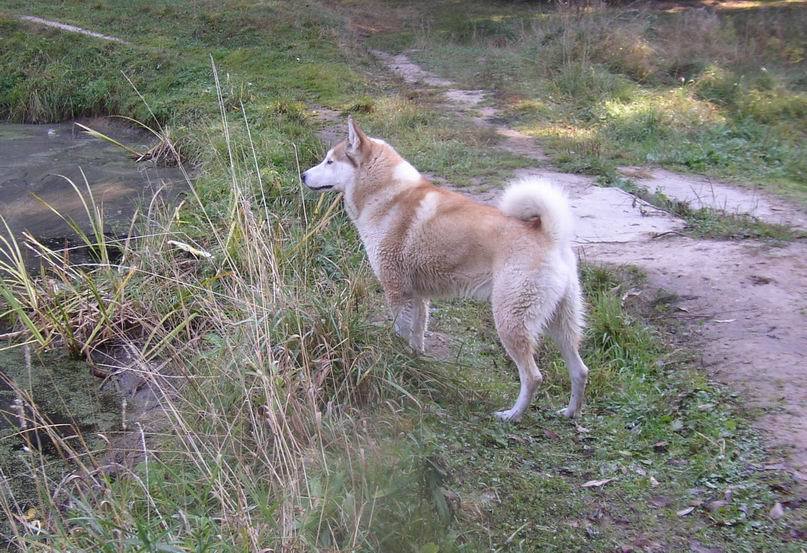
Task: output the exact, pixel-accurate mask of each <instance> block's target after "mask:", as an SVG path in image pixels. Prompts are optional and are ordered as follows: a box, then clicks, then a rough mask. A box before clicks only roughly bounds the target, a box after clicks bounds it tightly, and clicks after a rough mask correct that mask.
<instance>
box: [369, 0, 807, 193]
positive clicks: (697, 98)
mask: <svg viewBox="0 0 807 553" xmlns="http://www.w3.org/2000/svg"><path fill="white" fill-rule="evenodd" d="M564 6H565V7H564ZM397 7H398V11H397V12H395V13H397V14H398V19H399V25H398V27H397V28H396V29H392V30H389V29H387V30H384V31H382V32H378V33H377V34H375V35H374V36H372V37H371V38H370V42H371V44H373V45H374V46H376V47H380V48H387V49H389V50H395V51H399V50H404V49H411V55H412V56H413V57H414V58H415V60H416V61H418V62H420V63H422V64H423V65H425V66H426V67H427V68H428V69H432V70H434V71H436V72H437V73H438V74H440V75H444V76H446V77H448V78H451V79H454V80H456V81H458V82H460V83H462V84H463V85H464V86H467V87H470V88H478V87H480V86H483V87H485V88H491V89H494V90H496V91H497V93H498V102H499V104H500V106H501V107H502V108H504V109H505V111H506V113H507V115H508V117H509V118H510V119H511V122H512V123H513V124H514V125H515V126H516V127H517V128H519V129H520V130H522V131H524V132H527V133H528V134H532V135H533V136H536V137H538V138H540V139H541V140H542V141H543V143H544V144H545V145H546V146H547V148H548V150H549V153H550V154H552V155H553V158H554V160H555V162H556V163H557V164H558V165H559V166H560V167H561V168H563V169H565V170H571V171H579V172H588V173H593V174H606V173H608V172H610V171H613V169H614V168H615V167H616V166H617V165H622V164H625V165H627V164H645V163H650V164H659V165H663V166H667V167H671V168H675V169H679V170H681V169H683V170H688V171H694V172H699V173H709V174H713V175H717V176H722V177H727V178H731V179H732V180H737V181H740V182H745V183H754V184H763V185H765V186H767V187H770V188H771V189H773V190H775V191H778V192H781V193H784V194H786V195H789V196H791V197H793V198H795V199H797V200H799V201H801V202H804V201H805V199H806V198H807V186H806V185H805V182H807V168H805V165H804V160H805V159H807V155H805V152H804V143H805V140H804V139H805V136H804V129H805V128H807V125H805V122H807V120H806V119H805V117H807V96H805V94H806V92H807V91H806V90H805V83H807V79H805V75H807V73H805V67H806V65H805V51H807V50H806V48H807V45H806V44H805V42H804V37H803V33H801V29H802V28H803V27H804V21H805V17H807V15H805V14H807V11H805V10H804V9H803V7H802V6H800V5H797V4H794V5H781V4H779V5H765V3H761V2H760V3H756V5H755V6H754V7H753V8H752V9H747V10H731V9H725V10H720V9H718V10H713V9H709V10H707V9H695V8H691V9H681V10H663V9H656V7H655V6H653V4H652V3H639V4H636V3H634V4H631V5H629V6H627V7H620V6H616V7H605V5H604V3H603V4H602V5H600V4H598V3H592V4H591V6H590V7H589V8H587V9H584V8H576V7H575V5H574V4H570V5H568V6H566V5H565V4H564V5H562V6H561V7H559V8H558V7H546V6H542V5H537V6H535V7H525V6H523V5H518V4H513V3H489V2H466V3H464V4H463V10H462V12H461V13H460V12H458V11H457V10H456V9H455V8H454V5H453V4H452V3H451V2H437V3H434V2H430V3H429V10H428V11H424V9H423V8H424V4H423V3H420V2H418V1H408V2H401V3H398V4H397ZM424 13H428V15H427V16H426V15H423V14H424Z"/></svg>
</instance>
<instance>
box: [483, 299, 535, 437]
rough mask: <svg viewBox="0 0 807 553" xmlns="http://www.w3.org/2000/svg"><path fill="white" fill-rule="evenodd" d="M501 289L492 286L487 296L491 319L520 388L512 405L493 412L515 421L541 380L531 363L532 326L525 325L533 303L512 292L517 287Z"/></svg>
mask: <svg viewBox="0 0 807 553" xmlns="http://www.w3.org/2000/svg"><path fill="white" fill-rule="evenodd" d="M527 286H529V285H527ZM502 288H505V290H503V291H502V290H500V291H498V293H497V290H495V289H494V293H493V297H492V298H491V300H492V301H491V303H492V306H493V318H494V321H495V322H496V331H497V332H498V333H499V338H500V339H501V341H502V345H503V346H504V349H505V350H507V354H508V355H509V356H510V357H511V358H512V359H513V361H514V362H515V364H516V366H517V367H518V376H519V379H520V380H521V388H520V389H519V392H518V399H516V402H515V404H513V407H511V408H510V409H507V410H506V411H498V412H496V413H495V415H496V416H497V417H498V418H500V419H502V420H506V421H518V420H520V419H521V416H522V415H523V414H524V411H526V410H527V407H529V405H530V402H531V401H532V398H533V396H534V395H535V392H536V390H537V389H538V386H539V385H540V384H541V382H543V376H542V375H541V371H540V370H538V365H536V364H535V345H534V344H535V339H534V338H533V330H534V329H533V328H532V327H533V326H535V325H533V324H529V323H530V322H531V320H532V318H533V317H531V311H532V309H531V308H532V307H533V306H534V305H535V302H534V301H533V300H535V298H531V297H527V298H525V297H523V295H521V294H519V293H515V294H514V293H513V292H514V291H515V290H519V288H521V287H516V286H504V287H502ZM521 290H524V288H521Z"/></svg>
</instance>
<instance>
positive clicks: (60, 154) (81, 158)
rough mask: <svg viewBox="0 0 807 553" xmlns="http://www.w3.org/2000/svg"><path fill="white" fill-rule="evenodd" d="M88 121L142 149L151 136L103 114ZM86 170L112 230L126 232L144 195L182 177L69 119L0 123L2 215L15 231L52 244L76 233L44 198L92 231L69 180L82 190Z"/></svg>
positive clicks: (0, 207)
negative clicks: (92, 134) (137, 160)
mask: <svg viewBox="0 0 807 553" xmlns="http://www.w3.org/2000/svg"><path fill="white" fill-rule="evenodd" d="M88 126H90V127H93V128H98V130H100V131H101V132H103V133H104V134H108V135H110V136H112V137H113V138H115V139H116V140H118V141H120V142H122V143H124V144H127V145H132V146H133V147H134V148H135V149H137V150H145V149H147V147H148V146H149V145H150V144H149V143H150V142H152V143H153V142H154V140H153V137H152V136H151V135H150V134H148V133H145V132H142V131H139V130H133V129H130V128H128V127H123V126H120V125H115V124H112V123H109V122H108V121H106V120H103V119H100V120H94V121H92V122H90V123H89V124H88ZM85 177H86V183H88V184H89V186H90V189H91V190H92V194H93V197H94V198H95V201H96V202H97V203H99V204H102V205H103V212H104V218H105V222H106V224H107V229H108V230H109V231H111V232H113V233H119V232H125V231H126V229H127V228H128V223H129V220H130V218H131V217H132V215H133V214H134V211H135V207H136V206H137V204H138V203H139V202H141V200H142V199H143V198H145V199H146V200H148V198H150V197H151V195H152V194H153V193H154V192H155V191H157V190H158V189H159V188H160V187H162V185H163V183H166V184H170V183H172V182H179V181H180V180H181V174H180V172H179V171H178V170H177V169H173V168H157V167H154V166H149V165H147V164H136V163H134V162H133V160H132V159H131V158H130V157H129V156H128V154H127V153H126V152H125V151H124V150H122V149H121V148H119V147H117V146H115V145H113V144H110V143H109V142H106V141H104V140H100V139H97V138H91V137H89V136H87V135H86V134H85V133H84V132H82V131H81V129H79V127H77V126H75V125H73V124H72V123H61V124H51V125H14V124H2V125H0V216H2V217H4V218H5V219H6V222H7V223H8V224H9V226H10V228H11V230H12V232H13V233H14V234H15V235H16V236H19V235H20V233H21V232H22V231H26V230H27V231H28V232H30V233H31V234H32V235H33V236H35V237H37V238H41V239H48V240H49V242H51V243H55V242H56V241H57V240H58V239H62V238H67V239H69V238H71V237H72V236H71V235H72V233H71V232H70V230H69V227H68V226H67V224H66V223H65V222H64V221H62V220H61V219H60V218H59V217H58V216H56V215H55V214H54V213H53V212H52V211H51V210H50V209H49V208H48V207H47V206H46V205H44V203H43V202H45V203H47V204H49V205H50V206H52V207H53V208H54V209H56V210H58V211H59V212H60V213H61V214H62V215H65V216H66V217H70V218H72V219H73V220H75V221H76V222H77V223H79V225H80V226H81V227H82V229H84V230H85V231H88V230H90V229H89V222H88V220H87V215H86V214H85V211H84V207H83V205H82V203H81V199H80V198H79V197H78V195H77V194H76V192H75V190H74V189H73V187H72V186H71V185H70V182H68V180H67V179H70V180H71V181H73V183H75V184H76V185H77V186H78V187H79V188H80V189H81V190H82V192H85V191H86V184H85ZM38 198H39V199H38Z"/></svg>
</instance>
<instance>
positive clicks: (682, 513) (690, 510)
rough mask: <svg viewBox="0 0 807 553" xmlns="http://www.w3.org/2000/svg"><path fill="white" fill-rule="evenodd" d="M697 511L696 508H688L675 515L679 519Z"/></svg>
mask: <svg viewBox="0 0 807 553" xmlns="http://www.w3.org/2000/svg"><path fill="white" fill-rule="evenodd" d="M694 510H695V507H687V508H686V509H681V510H680V511H676V512H675V514H676V515H678V516H679V517H685V516H687V515H688V514H689V513H691V512H692V511H694Z"/></svg>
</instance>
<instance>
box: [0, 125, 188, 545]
mask: <svg viewBox="0 0 807 553" xmlns="http://www.w3.org/2000/svg"><path fill="white" fill-rule="evenodd" d="M85 124H86V125H87V126H89V127H91V128H95V129H97V130H99V131H100V132H103V133H104V134H107V135H110V136H112V137H113V138H115V139H116V140H118V141H120V142H122V143H124V144H126V145H128V146H130V147H133V148H134V149H136V150H138V151H144V150H146V149H147V148H148V147H149V146H150V145H151V144H153V143H154V142H155V139H154V137H153V136H152V135H150V134H148V133H144V132H141V131H139V130H134V129H131V128H127V127H125V126H123V125H120V124H116V123H114V122H112V121H110V120H104V119H100V120H93V121H89V122H85ZM65 177H67V179H70V180H72V181H73V182H74V183H75V184H76V185H77V186H78V187H79V188H80V189H81V190H82V192H86V184H85V182H86V183H88V184H89V187H90V190H91V191H92V195H93V197H94V198H95V201H96V202H97V203H99V204H102V206H103V213H104V219H105V228H106V230H107V231H108V233H109V234H112V235H121V234H125V233H126V232H127V230H128V229H129V224H130V221H131V218H132V216H133V214H134V212H135V209H136V207H137V206H138V205H139V204H143V203H146V202H148V201H149V200H150V199H151V198H152V196H153V194H154V192H155V191H157V190H159V189H161V188H162V187H163V186H165V188H164V189H163V192H161V194H165V195H166V197H171V196H173V195H174V194H175V193H176V192H177V190H178V189H179V188H180V184H179V183H181V182H182V178H181V173H180V172H179V170H177V169H175V168H160V167H155V166H154V165H153V164H138V163H135V162H134V161H133V159H132V158H131V157H130V156H129V154H128V153H127V152H126V151H124V150H123V149H121V148H120V147H118V146H115V145H113V144H110V143H109V142H107V141H105V140H101V139H97V138H92V137H89V136H88V135H86V134H85V133H83V132H82V131H81V129H80V128H79V127H77V126H75V125H74V124H72V123H62V124H52V125H14V124H0V216H2V217H3V218H4V219H5V220H6V222H7V223H8V225H9V227H10V229H11V233H12V234H13V235H14V236H15V237H16V238H17V239H18V240H19V239H20V237H21V235H22V232H23V231H28V232H29V233H30V234H31V235H33V236H35V237H36V238H37V239H40V240H44V241H46V242H47V243H48V244H51V245H54V246H59V245H60V244H61V243H67V244H74V243H76V239H77V236H75V234H74V233H73V232H72V231H71V229H70V227H69V226H68V225H67V223H65V222H64V221H63V220H62V219H61V218H60V217H58V216H57V215H56V214H54V213H53V211H51V209H50V208H49V207H47V206H46V205H45V203H43V202H46V203H47V204H50V205H51V206H52V207H53V208H54V209H56V210H58V211H59V212H60V213H61V214H62V215H64V216H65V217H68V218H72V219H73V220H74V221H76V223H77V224H78V225H79V226H80V227H81V229H82V230H83V231H84V232H90V231H91V225H90V223H89V220H88V217H87V215H86V212H85V211H84V207H83V205H82V203H81V199H80V197H79V196H78V195H77V194H76V192H75V190H74V189H73V187H72V186H71V185H70V183H69V182H68V180H67V179H66V178H65ZM85 177H86V181H85ZM38 198H39V199H38ZM0 233H2V234H3V235H5V234H6V230H5V228H4V227H2V225H0ZM1 248H2V246H0V259H2V258H3V251H2V249H1ZM71 259H73V260H75V257H71ZM34 262H35V258H33V256H32V255H30V254H29V255H28V257H27V258H26V263H28V264H33V263H34ZM8 330H9V329H8V328H4V325H3V321H0V334H2V333H3V332H6V331H8ZM6 345H7V343H6V342H3V341H0V469H2V472H3V473H4V474H5V475H6V476H7V477H8V478H9V479H8V480H7V481H6V483H5V484H4V485H3V486H0V493H5V492H7V491H11V492H12V493H13V494H14V495H15V497H16V499H17V501H18V503H19V504H20V505H21V506H23V507H26V506H28V505H34V504H35V503H36V490H35V486H34V482H33V480H32V479H31V477H30V467H29V466H28V463H29V460H30V456H29V454H28V453H26V449H25V447H26V446H28V445H30V446H31V447H33V448H35V449H38V450H39V451H40V452H41V453H42V454H43V455H44V456H45V457H46V458H47V459H48V462H47V466H48V467H50V468H49V470H51V471H52V474H48V477H52V478H56V479H57V480H58V474H59V473H61V472H63V471H66V470H71V467H72V462H70V461H69V460H67V459H64V457H63V454H62V453H63V452H60V451H58V450H57V448H55V447H54V446H53V444H52V442H51V441H50V440H49V439H48V438H47V436H46V435H45V434H43V433H37V432H32V431H28V432H25V433H21V432H19V430H20V428H19V420H18V419H17V417H16V415H15V410H14V407H13V402H14V400H15V399H16V398H17V397H19V394H20V390H22V391H23V392H22V394H23V396H26V397H30V396H33V400H34V402H35V403H36V404H37V405H38V406H39V408H40V409H41V410H42V412H43V413H44V414H45V415H46V416H47V419H48V420H49V421H50V422H51V423H52V424H56V425H57V428H58V429H59V431H58V433H59V434H60V435H62V436H63V437H65V439H69V440H72V442H75V443H77V444H78V443H79V439H78V438H71V437H70V436H74V435H76V434H77V433H81V434H83V435H85V436H86V437H87V440H88V442H91V443H92V445H95V446H98V445H99V444H96V443H95V442H96V441H97V440H95V439H94V438H93V436H95V435H96V434H97V433H98V432H101V433H108V432H113V433H114V432H115V431H117V430H119V427H120V418H119V415H118V413H117V411H118V408H117V405H116V400H115V399H114V397H111V396H109V394H108V393H102V392H100V391H99V390H98V386H99V384H100V381H99V379H97V378H95V377H93V376H92V375H91V374H90V371H89V368H88V367H87V365H86V364H85V363H82V362H78V361H73V360H69V359H67V358H66V357H65V356H60V355H57V354H47V355H44V356H39V355H38V354H36V352H33V355H31V356H29V361H26V359H25V356H24V355H23V353H22V351H21V350H20V349H14V350H9V351H2V348H3V347H4V346H6ZM8 382H13V383H14V385H13V386H11V385H9V384H8ZM15 388H16V390H15ZM72 442H71V443H72ZM77 448H78V446H77ZM79 449H80V448H79ZM0 518H3V517H2V516H0ZM6 530H7V529H6V528H3V524H2V523H0V533H2V532H3V531H6ZM0 549H2V544H1V543H0Z"/></svg>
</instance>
